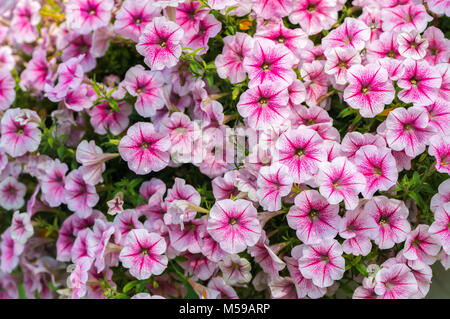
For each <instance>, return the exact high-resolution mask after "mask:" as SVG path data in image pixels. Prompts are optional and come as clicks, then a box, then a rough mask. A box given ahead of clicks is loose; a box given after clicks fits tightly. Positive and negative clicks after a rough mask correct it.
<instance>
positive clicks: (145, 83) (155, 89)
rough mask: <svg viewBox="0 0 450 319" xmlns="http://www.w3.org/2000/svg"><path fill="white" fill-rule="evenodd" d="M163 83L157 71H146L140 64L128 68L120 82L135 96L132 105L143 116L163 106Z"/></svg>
mask: <svg viewBox="0 0 450 319" xmlns="http://www.w3.org/2000/svg"><path fill="white" fill-rule="evenodd" d="M163 83H164V82H163V80H162V78H161V76H160V75H159V73H156V72H154V71H146V70H145V69H144V67H143V66H142V65H136V66H134V67H131V68H130V69H128V71H127V73H126V74H125V79H124V81H123V82H122V84H123V86H124V87H125V89H126V90H127V91H128V93H130V94H131V95H132V96H136V97H137V100H136V103H135V105H134V107H135V109H136V111H137V112H138V114H139V115H141V116H143V117H151V116H154V115H155V114H156V110H159V109H161V108H163V107H164V100H163V98H162V95H163V91H162V86H163Z"/></svg>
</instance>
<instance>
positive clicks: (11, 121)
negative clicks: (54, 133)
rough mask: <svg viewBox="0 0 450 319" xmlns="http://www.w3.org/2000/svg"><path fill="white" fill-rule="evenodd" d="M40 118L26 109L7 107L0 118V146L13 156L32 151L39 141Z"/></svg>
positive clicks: (36, 147)
mask: <svg viewBox="0 0 450 319" xmlns="http://www.w3.org/2000/svg"><path fill="white" fill-rule="evenodd" d="M39 122H40V118H39V116H38V115H37V113H36V112H35V111H31V110H28V109H18V108H14V109H8V110H7V111H6V112H5V114H3V116H2V120H1V138H0V147H2V148H3V149H4V150H5V152H6V153H8V154H9V155H11V156H13V157H18V156H22V155H24V154H25V153H27V152H34V151H36V150H37V149H38V147H39V144H40V142H41V131H40V130H39V128H38V126H39Z"/></svg>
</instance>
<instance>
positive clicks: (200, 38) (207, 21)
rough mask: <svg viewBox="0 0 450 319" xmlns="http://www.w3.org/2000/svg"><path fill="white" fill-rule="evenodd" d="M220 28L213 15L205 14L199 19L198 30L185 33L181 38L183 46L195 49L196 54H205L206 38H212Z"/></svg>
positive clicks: (207, 47)
mask: <svg viewBox="0 0 450 319" xmlns="http://www.w3.org/2000/svg"><path fill="white" fill-rule="evenodd" d="M221 29H222V24H221V23H220V21H218V20H217V19H216V18H215V17H214V15H212V14H207V15H206V16H204V17H202V18H201V19H200V20H199V24H198V32H191V33H187V34H186V36H185V37H184V38H183V43H184V46H186V47H189V48H191V49H192V50H197V49H200V50H199V51H198V54H205V53H206V52H207V51H208V49H209V46H208V40H209V39H210V38H214V37H215V36H216V35H217V34H218V33H219V32H220V30H221Z"/></svg>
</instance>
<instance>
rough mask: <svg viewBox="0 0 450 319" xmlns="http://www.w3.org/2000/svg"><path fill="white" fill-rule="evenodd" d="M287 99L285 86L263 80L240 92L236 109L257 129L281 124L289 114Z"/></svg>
mask: <svg viewBox="0 0 450 319" xmlns="http://www.w3.org/2000/svg"><path fill="white" fill-rule="evenodd" d="M288 100H289V96H288V91H287V90H286V88H283V87H282V88H281V89H280V87H279V86H276V84H275V83H273V82H265V83H264V84H262V85H258V86H256V87H252V88H249V89H248V90H247V91H245V92H244V93H242V95H241V97H240V99H239V103H238V104H237V109H238V111H239V114H240V115H241V116H242V117H244V118H247V119H248V125H249V126H250V127H252V128H254V129H257V130H258V129H262V128H264V127H267V125H269V124H272V125H278V124H281V123H282V122H283V120H285V119H286V118H287V117H288V115H289V109H288V108H287V102H288Z"/></svg>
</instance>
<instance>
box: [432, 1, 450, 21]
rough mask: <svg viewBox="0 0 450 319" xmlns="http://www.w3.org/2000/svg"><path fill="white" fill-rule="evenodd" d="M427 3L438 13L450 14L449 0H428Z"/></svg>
mask: <svg viewBox="0 0 450 319" xmlns="http://www.w3.org/2000/svg"><path fill="white" fill-rule="evenodd" d="M427 5H428V9H430V11H431V12H433V13H435V14H437V15H446V16H447V17H448V16H450V3H449V2H448V1H447V0H427Z"/></svg>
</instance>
